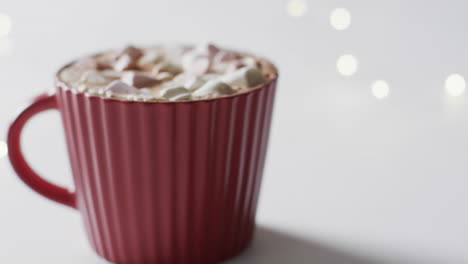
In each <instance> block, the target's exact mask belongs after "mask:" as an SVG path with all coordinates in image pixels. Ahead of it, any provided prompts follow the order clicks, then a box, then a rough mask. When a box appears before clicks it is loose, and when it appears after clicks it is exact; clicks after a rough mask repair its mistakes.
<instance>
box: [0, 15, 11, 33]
mask: <svg viewBox="0 0 468 264" xmlns="http://www.w3.org/2000/svg"><path fill="white" fill-rule="evenodd" d="M11 25H12V22H11V19H10V17H9V16H8V15H7V14H2V13H0V38H1V37H5V36H7V35H8V34H10V31H11Z"/></svg>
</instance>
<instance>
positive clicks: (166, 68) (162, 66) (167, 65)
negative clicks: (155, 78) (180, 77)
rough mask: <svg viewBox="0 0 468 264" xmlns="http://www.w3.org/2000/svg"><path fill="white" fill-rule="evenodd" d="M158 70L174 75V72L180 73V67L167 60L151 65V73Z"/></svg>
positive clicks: (156, 72)
mask: <svg viewBox="0 0 468 264" xmlns="http://www.w3.org/2000/svg"><path fill="white" fill-rule="evenodd" d="M160 72H169V73H171V74H173V75H175V74H178V73H181V72H182V69H181V68H180V67H179V66H178V65H176V64H174V63H171V62H169V61H163V62H161V63H159V64H156V65H155V66H154V67H153V74H158V73H160Z"/></svg>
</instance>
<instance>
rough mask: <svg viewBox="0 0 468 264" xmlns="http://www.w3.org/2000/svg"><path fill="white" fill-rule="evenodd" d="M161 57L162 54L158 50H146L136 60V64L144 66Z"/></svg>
mask: <svg viewBox="0 0 468 264" xmlns="http://www.w3.org/2000/svg"><path fill="white" fill-rule="evenodd" d="M162 59H163V55H162V53H161V51H159V50H154V49H152V50H148V51H146V52H145V54H144V55H143V56H142V57H141V58H140V59H139V60H138V66H140V67H142V68H145V67H149V66H152V65H153V64H155V63H157V62H158V61H160V60H162Z"/></svg>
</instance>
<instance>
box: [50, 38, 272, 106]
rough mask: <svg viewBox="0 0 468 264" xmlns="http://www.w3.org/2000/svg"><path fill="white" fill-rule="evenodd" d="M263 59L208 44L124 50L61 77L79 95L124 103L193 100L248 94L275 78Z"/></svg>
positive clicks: (75, 65)
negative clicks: (105, 98)
mask: <svg viewBox="0 0 468 264" xmlns="http://www.w3.org/2000/svg"><path fill="white" fill-rule="evenodd" d="M276 75H277V72H276V69H275V67H274V66H273V65H272V64H271V63H269V62H268V61H266V60H263V59H259V58H257V57H254V56H251V55H247V54H244V53H240V52H235V51H231V50H225V49H222V48H219V47H217V46H214V45H212V44H203V45H198V46H195V47H186V46H158V47H149V48H139V47H134V46H128V47H125V48H124V49H122V50H119V51H111V52H108V53H104V54H100V55H96V56H92V57H85V58H81V59H79V60H77V61H76V62H74V63H72V64H71V65H69V66H67V67H66V68H64V69H63V70H62V71H61V72H60V73H59V78H60V80H61V81H63V82H65V83H66V84H67V85H68V87H69V88H70V89H72V90H74V91H76V92H79V93H86V94H88V95H90V96H100V97H107V98H116V99H120V100H128V101H191V100H203V99H210V98H217V97H224V96H229V95H234V94H238V93H244V92H248V91H250V90H252V89H255V88H256V87H259V85H261V84H263V83H265V82H267V81H269V80H271V79H273V78H275V77H276Z"/></svg>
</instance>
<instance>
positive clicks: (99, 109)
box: [8, 75, 277, 264]
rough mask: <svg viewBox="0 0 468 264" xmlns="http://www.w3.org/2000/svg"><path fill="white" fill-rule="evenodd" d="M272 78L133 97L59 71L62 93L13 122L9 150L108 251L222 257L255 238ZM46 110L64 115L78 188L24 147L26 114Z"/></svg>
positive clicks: (167, 258) (136, 256)
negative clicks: (78, 87) (95, 92)
mask: <svg viewBox="0 0 468 264" xmlns="http://www.w3.org/2000/svg"><path fill="white" fill-rule="evenodd" d="M57 76H58V75H57ZM276 83H277V77H275V78H273V79H272V80H270V81H268V82H266V83H264V84H263V85H261V86H260V87H258V88H255V89H253V90H251V91H249V92H246V93H242V94H236V95H232V96H228V97H222V98H215V99H208V100H200V101H188V102H130V101H119V100H116V99H109V98H102V97H92V96H87V95H85V94H82V93H75V92H73V91H71V90H70V89H69V88H68V87H67V85H66V84H65V83H64V82H62V81H61V80H60V79H59V78H58V77H56V87H57V89H56V93H55V94H53V95H43V96H39V97H37V98H36V100H35V101H34V102H33V103H32V104H31V105H30V106H29V107H27V108H26V109H25V110H24V111H23V112H22V113H21V114H20V115H19V116H18V118H17V119H16V120H15V121H14V122H13V124H12V125H11V127H10V129H9V132H8V147H9V157H10V160H11V163H12V165H13V168H14V169H15V171H16V173H17V174H18V175H19V177H20V178H21V179H22V180H23V181H24V182H25V183H26V184H27V185H29V186H30V187H31V188H32V189H34V190H35V191H36V192H38V193H39V194H41V195H43V196H45V197H47V198H49V199H51V200H54V201H56V202H58V203H61V204H64V205H67V206H69V207H72V208H74V209H77V210H78V211H79V212H80V213H81V215H82V217H83V220H84V224H85V229H86V231H87V236H88V239H89V241H90V243H91V246H92V247H93V248H94V249H95V251H96V252H97V253H98V254H99V255H100V256H102V257H103V258H105V259H106V260H108V261H111V262H114V263H120V264H147V263H156V264H165V263H168V264H169V263H191V264H205V263H206V264H208V263H217V262H220V261H223V260H225V259H228V258H230V257H233V256H235V255H237V254H238V253H240V252H241V251H242V250H243V249H245V248H246V247H247V246H248V245H249V242H250V241H251V240H252V236H253V232H254V228H255V212H256V209H257V201H258V196H259V189H260V184H261V181H262V174H263V167H264V163H265V156H266V152H267V145H268V137H269V130H270V122H271V117H272V109H273V101H274V95H275V89H276ZM50 109H56V110H58V111H59V112H60V113H61V116H62V120H63V124H64V129H65V135H66V142H67V147H68V152H69V156H70V160H71V166H72V172H73V176H74V182H75V189H76V191H75V192H71V191H69V190H67V189H66V188H62V187H59V186H56V185H54V184H52V183H50V182H48V181H46V180H44V179H43V178H41V177H40V176H39V175H38V174H37V173H36V172H34V171H33V170H32V169H31V167H30V166H29V165H28V164H27V163H26V161H25V159H24V156H23V154H22V151H21V144H20V136H21V131H22V129H23V127H24V125H25V123H26V122H27V121H28V120H29V119H30V118H31V117H32V116H33V115H35V114H37V113H39V112H42V111H46V110H50Z"/></svg>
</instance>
